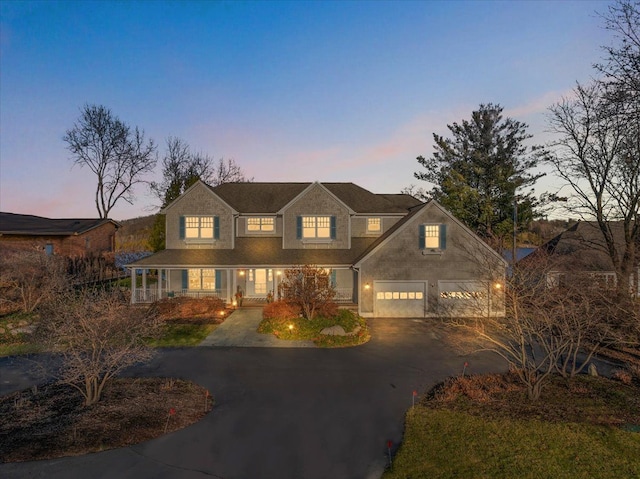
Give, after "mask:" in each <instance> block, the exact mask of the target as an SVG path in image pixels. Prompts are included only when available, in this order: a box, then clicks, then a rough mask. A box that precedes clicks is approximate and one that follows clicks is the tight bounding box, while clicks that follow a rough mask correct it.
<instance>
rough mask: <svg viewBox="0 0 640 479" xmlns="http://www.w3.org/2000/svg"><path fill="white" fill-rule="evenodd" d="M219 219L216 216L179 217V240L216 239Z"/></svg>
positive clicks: (218, 234) (218, 233) (218, 235)
mask: <svg viewBox="0 0 640 479" xmlns="http://www.w3.org/2000/svg"><path fill="white" fill-rule="evenodd" d="M219 220H220V218H219V217H217V216H181V217H180V239H188V240H189V239H191V240H197V239H218V238H219V237H220V221H219Z"/></svg>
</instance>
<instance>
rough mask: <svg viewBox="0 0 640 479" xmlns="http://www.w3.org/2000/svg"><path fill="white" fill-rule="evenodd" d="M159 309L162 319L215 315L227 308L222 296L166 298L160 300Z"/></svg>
mask: <svg viewBox="0 0 640 479" xmlns="http://www.w3.org/2000/svg"><path fill="white" fill-rule="evenodd" d="M157 304H158V311H159V313H160V318H161V319H165V320H166V319H184V318H193V317H195V316H215V314H216V313H217V312H218V311H223V310H224V309H225V303H224V301H223V300H221V299H220V298H215V297H204V298H186V297H180V298H166V299H161V300H160V301H158V303H157Z"/></svg>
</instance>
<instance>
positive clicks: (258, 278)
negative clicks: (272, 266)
mask: <svg viewBox="0 0 640 479" xmlns="http://www.w3.org/2000/svg"><path fill="white" fill-rule="evenodd" d="M254 277H255V284H254V287H255V289H254V291H255V294H256V295H257V296H262V295H264V296H266V295H267V270H266V269H256V270H255V276H254Z"/></svg>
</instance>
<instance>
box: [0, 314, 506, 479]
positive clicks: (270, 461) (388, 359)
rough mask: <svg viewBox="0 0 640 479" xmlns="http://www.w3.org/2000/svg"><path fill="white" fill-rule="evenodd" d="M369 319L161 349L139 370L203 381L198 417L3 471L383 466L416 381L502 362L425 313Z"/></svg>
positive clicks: (267, 474)
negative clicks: (322, 340) (332, 343)
mask: <svg viewBox="0 0 640 479" xmlns="http://www.w3.org/2000/svg"><path fill="white" fill-rule="evenodd" d="M369 324H370V326H371V330H372V336H373V338H372V340H371V341H370V342H369V343H368V344H366V345H363V346H360V347H356V348H348V349H316V348H306V349H282V348H189V349H175V350H168V351H164V352H163V353H162V354H160V355H159V356H158V357H157V358H156V359H155V360H154V361H153V362H152V363H150V364H148V365H146V366H144V367H139V368H137V369H136V370H135V371H134V372H133V373H132V374H135V375H151V376H168V377H179V378H185V379H191V380H193V381H195V382H197V383H199V384H201V385H203V386H205V387H207V388H208V389H209V390H210V391H211V392H212V394H213V395H214V398H215V400H216V404H215V407H214V408H213V411H212V412H211V413H209V414H208V415H207V416H206V417H205V418H204V419H203V420H202V421H200V422H198V423H197V424H194V425H193V426H190V427H188V428H186V429H183V430H181V431H176V432H174V433H172V434H168V435H166V436H163V437H160V438H157V439H154V440H152V441H149V442H146V443H143V444H139V445H136V446H132V447H128V448H123V449H117V450H112V451H106V452H102V453H97V454H91V455H87V456H82V457H70V458H62V459H57V460H50V461H40V462H31V463H22V464H4V465H0V477H3V478H22V477H31V478H51V479H53V478H65V479H66V478H91V479H99V478H110V479H111V478H113V477H118V478H136V479H146V478H149V479H150V478H185V479H186V478H189V479H190V478H194V479H196V478H197V479H200V478H212V477H213V478H224V479H235V478H238V479H258V478H278V479H286V478H292V479H293V478H295V479H301V478H304V479H315V478H322V479H327V478H331V479H340V478H345V479H358V478H378V477H380V475H381V473H382V472H383V470H384V467H385V464H386V460H387V459H386V453H387V449H386V447H387V441H388V440H391V441H392V442H393V444H394V449H395V448H396V447H397V445H398V443H399V441H400V440H401V439H402V430H403V420H404V414H405V412H406V410H407V408H408V407H410V406H411V401H412V394H413V391H414V390H416V391H418V392H419V393H420V394H422V393H423V392H424V391H425V390H427V389H428V388H430V387H431V386H433V385H434V384H435V383H437V382H439V381H441V380H443V379H445V378H446V377H447V376H450V375H454V374H460V372H461V370H462V366H463V364H464V362H465V361H467V362H468V363H469V367H468V369H467V371H468V372H469V373H481V372H489V371H498V370H502V369H504V368H505V364H504V363H503V362H502V360H500V359H499V358H498V357H497V356H495V355H491V354H488V353H483V354H472V355H462V354H461V353H460V352H459V350H458V348H456V347H454V346H455V345H453V344H452V343H451V341H449V340H448V336H447V334H445V333H444V332H443V329H442V328H440V327H438V326H434V325H432V324H430V323H429V322H427V321H423V320H405V319H403V320H399V319H375V320H370V321H369ZM5 366H6V364H5V363H4V362H0V372H2V373H3V374H2V375H3V376H4V378H3V380H4V381H3V382H5V384H4V385H3V388H2V389H3V390H6V389H7V388H8V387H10V385H7V384H6V382H7V381H6V379H5V378H7V377H10V375H9V373H10V371H9V368H6V369H5ZM3 369H4V371H3ZM16 381H17V380H16ZM16 385H17V384H16Z"/></svg>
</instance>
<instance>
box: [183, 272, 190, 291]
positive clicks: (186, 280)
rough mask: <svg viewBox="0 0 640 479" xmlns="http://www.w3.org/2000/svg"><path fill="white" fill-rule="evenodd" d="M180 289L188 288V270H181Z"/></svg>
mask: <svg viewBox="0 0 640 479" xmlns="http://www.w3.org/2000/svg"><path fill="white" fill-rule="evenodd" d="M182 289H189V271H188V270H186V269H183V270H182Z"/></svg>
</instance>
